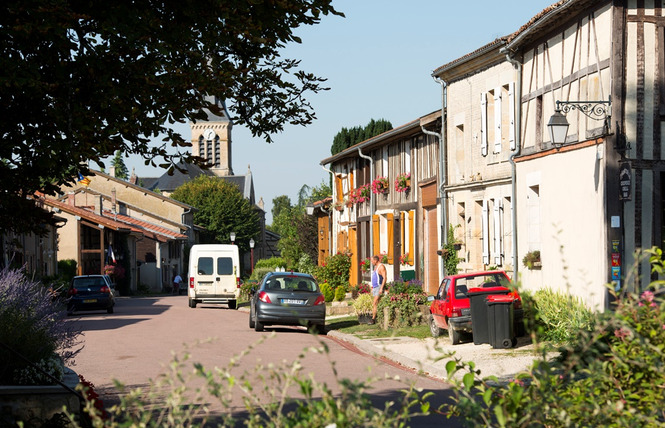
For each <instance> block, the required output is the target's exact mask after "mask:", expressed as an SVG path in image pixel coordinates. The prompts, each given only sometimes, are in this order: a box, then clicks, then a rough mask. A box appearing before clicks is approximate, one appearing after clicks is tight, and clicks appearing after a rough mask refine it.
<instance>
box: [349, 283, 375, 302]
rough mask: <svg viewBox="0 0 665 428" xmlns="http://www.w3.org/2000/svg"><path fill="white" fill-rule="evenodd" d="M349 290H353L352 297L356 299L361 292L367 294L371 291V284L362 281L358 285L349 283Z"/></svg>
mask: <svg viewBox="0 0 665 428" xmlns="http://www.w3.org/2000/svg"><path fill="white" fill-rule="evenodd" d="M349 291H350V292H351V297H353V298H354V299H356V298H357V297H358V296H359V295H361V294H367V293H369V292H370V287H369V284H367V283H364V282H361V283H360V284H356V285H349Z"/></svg>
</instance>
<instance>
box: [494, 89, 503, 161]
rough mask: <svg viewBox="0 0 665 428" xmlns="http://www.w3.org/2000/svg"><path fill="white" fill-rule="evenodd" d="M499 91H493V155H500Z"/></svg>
mask: <svg viewBox="0 0 665 428" xmlns="http://www.w3.org/2000/svg"><path fill="white" fill-rule="evenodd" d="M501 91H502V88H501V86H499V87H498V88H495V89H494V153H501Z"/></svg>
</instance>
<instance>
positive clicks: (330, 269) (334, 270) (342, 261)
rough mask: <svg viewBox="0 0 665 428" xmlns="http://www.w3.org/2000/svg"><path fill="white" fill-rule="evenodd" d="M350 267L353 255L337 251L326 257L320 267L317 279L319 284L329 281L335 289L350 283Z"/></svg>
mask: <svg viewBox="0 0 665 428" xmlns="http://www.w3.org/2000/svg"><path fill="white" fill-rule="evenodd" d="M349 269H351V255H350V254H347V253H337V254H335V255H334V256H330V257H328V258H326V260H325V261H324V263H323V266H319V267H318V269H317V271H316V280H317V281H318V282H319V284H320V283H322V282H327V283H328V284H329V285H330V287H331V288H332V289H333V291H334V290H335V289H337V287H339V286H341V285H346V284H348V283H349Z"/></svg>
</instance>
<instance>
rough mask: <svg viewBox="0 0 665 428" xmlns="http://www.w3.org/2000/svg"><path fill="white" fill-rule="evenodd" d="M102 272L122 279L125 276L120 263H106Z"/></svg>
mask: <svg viewBox="0 0 665 428" xmlns="http://www.w3.org/2000/svg"><path fill="white" fill-rule="evenodd" d="M104 274H105V275H109V276H112V277H113V278H115V279H123V278H124V277H125V268H123V267H122V266H120V265H106V266H104Z"/></svg>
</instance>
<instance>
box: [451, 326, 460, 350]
mask: <svg viewBox="0 0 665 428" xmlns="http://www.w3.org/2000/svg"><path fill="white" fill-rule="evenodd" d="M448 337H450V343H451V344H453V345H457V344H458V343H459V342H460V332H459V331H457V330H455V329H454V328H453V326H452V325H450V323H449V324H448Z"/></svg>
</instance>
